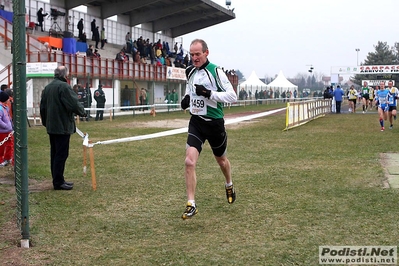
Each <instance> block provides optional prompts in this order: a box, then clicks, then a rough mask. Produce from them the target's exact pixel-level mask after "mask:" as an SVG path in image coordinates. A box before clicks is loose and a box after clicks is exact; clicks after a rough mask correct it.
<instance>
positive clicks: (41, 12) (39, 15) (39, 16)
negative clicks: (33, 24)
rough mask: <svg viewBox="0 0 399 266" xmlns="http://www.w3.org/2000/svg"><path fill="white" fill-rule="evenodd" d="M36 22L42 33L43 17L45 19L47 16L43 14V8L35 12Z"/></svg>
mask: <svg viewBox="0 0 399 266" xmlns="http://www.w3.org/2000/svg"><path fill="white" fill-rule="evenodd" d="M36 15H37V22H39V26H40V29H41V30H42V32H43V21H44V17H46V16H47V15H48V14H47V13H44V14H43V8H40V9H39V11H37V14H36Z"/></svg>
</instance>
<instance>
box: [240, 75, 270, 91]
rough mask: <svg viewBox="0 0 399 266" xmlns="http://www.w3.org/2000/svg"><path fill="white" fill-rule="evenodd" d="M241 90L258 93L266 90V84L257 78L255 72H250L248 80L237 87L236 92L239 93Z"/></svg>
mask: <svg viewBox="0 0 399 266" xmlns="http://www.w3.org/2000/svg"><path fill="white" fill-rule="evenodd" d="M241 89H244V90H245V91H252V90H254V91H255V90H258V91H260V90H265V89H266V84H265V83H264V82H262V81H261V80H260V79H259V78H258V76H257V75H256V73H255V71H252V73H251V75H250V76H249V78H248V79H247V80H246V81H244V82H243V83H241V84H240V85H238V90H239V91H240V90H241Z"/></svg>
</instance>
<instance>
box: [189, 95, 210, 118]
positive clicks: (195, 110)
mask: <svg viewBox="0 0 399 266" xmlns="http://www.w3.org/2000/svg"><path fill="white" fill-rule="evenodd" d="M190 113H192V114H193V115H206V101H205V99H204V97H198V96H193V97H192V98H191V104H190Z"/></svg>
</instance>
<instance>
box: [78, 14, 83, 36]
mask: <svg viewBox="0 0 399 266" xmlns="http://www.w3.org/2000/svg"><path fill="white" fill-rule="evenodd" d="M83 28H84V26H83V18H81V19H80V20H79V22H78V30H79V35H78V37H79V39H81V38H82V34H83Z"/></svg>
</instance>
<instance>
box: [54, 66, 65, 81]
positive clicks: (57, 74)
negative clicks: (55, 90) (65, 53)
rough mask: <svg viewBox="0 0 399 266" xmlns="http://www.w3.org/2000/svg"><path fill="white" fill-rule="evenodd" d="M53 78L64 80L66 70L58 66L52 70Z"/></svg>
mask: <svg viewBox="0 0 399 266" xmlns="http://www.w3.org/2000/svg"><path fill="white" fill-rule="evenodd" d="M54 76H55V77H63V78H66V77H67V76H68V68H67V67H66V66H59V67H57V68H56V69H55V70H54Z"/></svg>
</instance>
